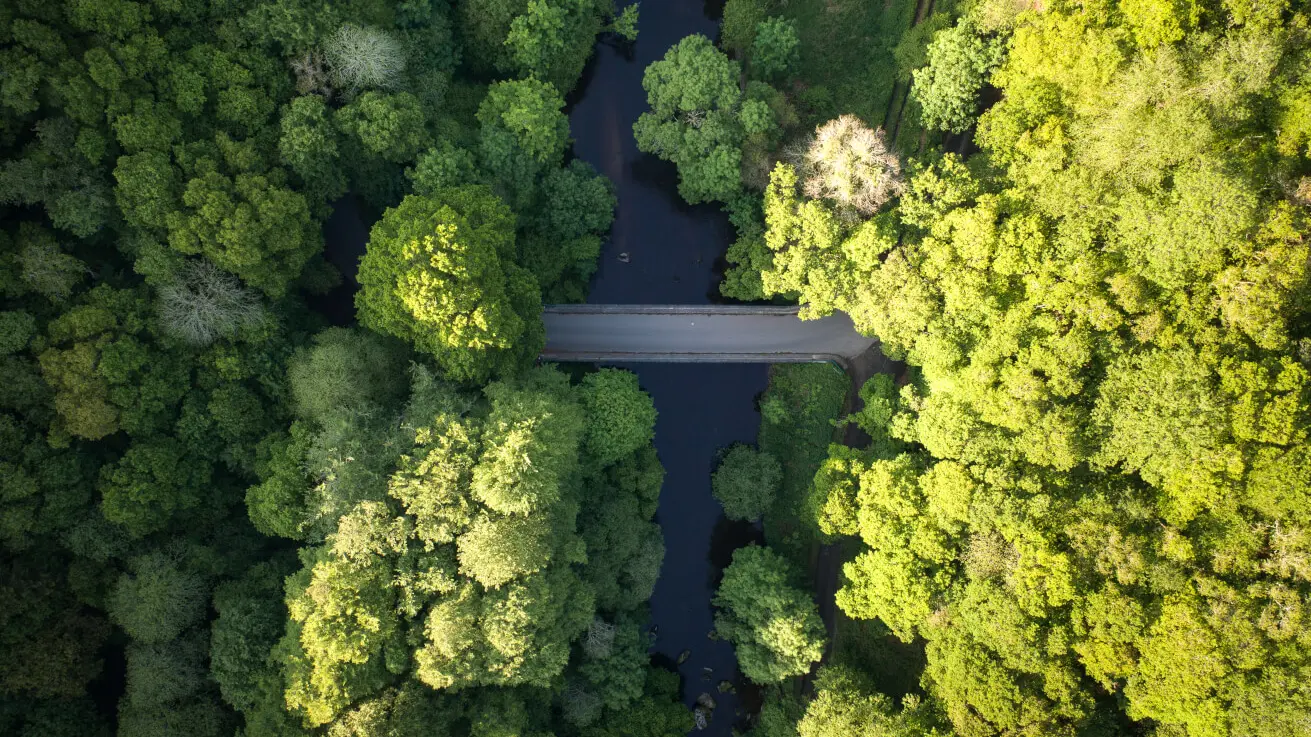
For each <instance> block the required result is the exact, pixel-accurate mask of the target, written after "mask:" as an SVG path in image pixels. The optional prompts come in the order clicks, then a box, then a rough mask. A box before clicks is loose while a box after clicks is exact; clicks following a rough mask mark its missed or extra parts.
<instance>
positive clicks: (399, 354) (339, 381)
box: [287, 328, 409, 425]
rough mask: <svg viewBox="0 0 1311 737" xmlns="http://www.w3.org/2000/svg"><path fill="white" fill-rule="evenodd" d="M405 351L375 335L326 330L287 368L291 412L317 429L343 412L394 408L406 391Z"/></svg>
mask: <svg viewBox="0 0 1311 737" xmlns="http://www.w3.org/2000/svg"><path fill="white" fill-rule="evenodd" d="M408 358H409V356H408V352H407V351H406V350H405V348H404V346H402V345H400V344H398V343H397V342H396V341H393V340H389V339H387V338H385V337H383V336H380V335H378V334H377V333H371V332H368V331H364V330H352V329H350V328H327V329H325V330H323V331H321V332H319V333H318V334H316V335H315V336H314V338H313V340H312V342H311V344H310V345H308V346H305V347H303V348H301V349H299V350H297V351H296V353H295V355H294V356H292V358H291V360H290V361H289V362H288V364H287V382H288V384H289V385H290V388H291V399H292V402H293V406H294V407H295V410H296V413H297V414H298V415H300V416H301V417H302V418H304V419H306V420H310V421H312V422H315V423H318V424H320V425H322V424H325V423H326V422H328V421H330V419H331V418H332V417H333V415H336V414H338V413H340V412H341V411H342V410H348V411H356V412H364V411H367V410H370V409H372V408H374V407H393V406H395V405H396V404H397V403H398V402H399V401H400V400H401V398H402V397H404V396H405V395H406V394H407V393H408V391H409V381H408V377H407V375H406V369H407V368H408V360H407V359H408Z"/></svg>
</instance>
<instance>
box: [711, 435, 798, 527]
mask: <svg viewBox="0 0 1311 737" xmlns="http://www.w3.org/2000/svg"><path fill="white" fill-rule="evenodd" d="M782 481H783V467H782V466H781V465H780V464H779V462H778V459H777V458H775V457H774V456H773V455H770V454H769V453H766V452H763V451H759V450H756V449H755V448H752V447H751V446H749V445H734V446H732V447H730V448H729V449H728V452H726V453H724V457H723V458H722V459H721V460H720V461H719V467H718V468H716V469H715V473H714V475H713V476H712V477H711V490H712V491H713V492H714V495H715V498H716V499H718V500H719V503H720V504H722V505H723V506H724V514H725V515H726V516H727V517H728V518H729V519H735V520H746V521H748V522H754V521H756V520H758V519H760V518H761V517H762V516H764V514H765V512H767V511H769V508H770V506H771V505H772V504H773V502H774V495H775V494H777V493H778V487H779V484H780V483H781V482H782Z"/></svg>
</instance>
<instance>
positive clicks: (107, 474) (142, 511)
mask: <svg viewBox="0 0 1311 737" xmlns="http://www.w3.org/2000/svg"><path fill="white" fill-rule="evenodd" d="M210 473H211V471H210V465H209V463H208V462H207V461H206V460H204V459H198V458H195V457H188V455H187V453H186V450H185V449H184V448H183V446H182V444H181V443H179V442H178V441H176V440H174V439H173V438H169V437H158V438H152V439H150V440H139V441H136V442H134V443H133V444H132V445H131V446H130V447H129V448H128V449H127V451H126V452H125V453H124V454H123V457H122V458H120V459H119V460H118V462H117V463H114V464H111V465H107V466H104V467H103V468H102V469H101V471H100V484H99V489H100V495H101V499H102V502H101V510H102V511H103V512H104V515H105V519H107V520H109V521H111V522H114V523H117V524H120V525H122V526H123V527H124V528H126V529H127V530H128V532H129V533H130V534H131V535H132V536H133V537H142V536H144V535H147V534H149V533H152V532H158V531H159V530H162V529H164V528H165V527H166V526H167V525H168V523H169V521H170V519H171V518H172V516H173V515H174V514H175V513H177V512H179V511H182V510H186V509H189V508H192V507H195V506H197V505H199V504H200V503H201V499H202V498H203V494H204V490H205V489H206V487H207V486H208V484H209V481H210Z"/></svg>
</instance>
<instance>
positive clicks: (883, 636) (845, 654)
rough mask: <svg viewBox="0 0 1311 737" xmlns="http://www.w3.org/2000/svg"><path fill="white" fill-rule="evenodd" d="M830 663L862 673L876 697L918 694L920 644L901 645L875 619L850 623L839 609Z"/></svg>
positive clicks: (922, 661) (921, 664) (921, 658)
mask: <svg viewBox="0 0 1311 737" xmlns="http://www.w3.org/2000/svg"><path fill="white" fill-rule="evenodd" d="M833 662H834V663H835V664H840V665H846V666H850V667H852V668H855V669H857V670H860V671H862V672H864V673H865V674H866V675H868V676H869V678H870V680H871V681H873V685H874V687H875V689H876V690H877V691H878V692H879V693H882V694H887V695H888V696H890V697H892V699H893V700H896V701H900V700H901V698H902V697H903V696H905V695H906V694H911V693H922V690H921V688H920V675H921V674H923V673H924V666H925V664H926V658H925V655H924V641H923V640H916V641H915V642H910V643H906V642H902V641H901V640H898V639H897V638H896V636H895V635H893V634H892V632H890V631H889V630H888V628H887V626H885V625H884V624H883V623H882V622H880V621H878V620H877V619H851V618H850V617H848V616H847V615H846V614H844V613H843V612H842V610H841V609H839V610H838V626H837V639H836V640H835V641H834V643H833Z"/></svg>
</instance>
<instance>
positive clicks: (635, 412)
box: [582, 369, 656, 466]
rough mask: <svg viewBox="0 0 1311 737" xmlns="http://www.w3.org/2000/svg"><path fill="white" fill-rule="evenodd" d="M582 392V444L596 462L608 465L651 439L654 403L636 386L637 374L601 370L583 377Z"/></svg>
mask: <svg viewBox="0 0 1311 737" xmlns="http://www.w3.org/2000/svg"><path fill="white" fill-rule="evenodd" d="M582 391H583V407H584V409H585V410H586V412H587V431H586V435H585V443H586V447H587V451H588V453H589V454H590V455H591V456H592V458H593V459H594V460H595V461H596V462H597V463H598V464H600V465H602V466H608V465H610V464H612V463H614V462H616V461H618V460H620V459H621V458H624V457H625V456H629V455H631V454H632V453H633V452H634V451H636V450H638V449H639V448H641V447H643V446H645V445H648V444H649V443H650V442H651V438H652V437H654V436H655V421H656V409H655V404H654V403H653V402H652V401H651V397H650V396H649V395H648V394H647V393H646V392H644V391H642V389H641V387H639V386H638V384H637V375H636V374H633V373H631V372H628V371H621V370H619V369H601V370H599V371H596V372H594V373H591V374H588V375H587V376H586V377H584V378H583V382H582Z"/></svg>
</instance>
